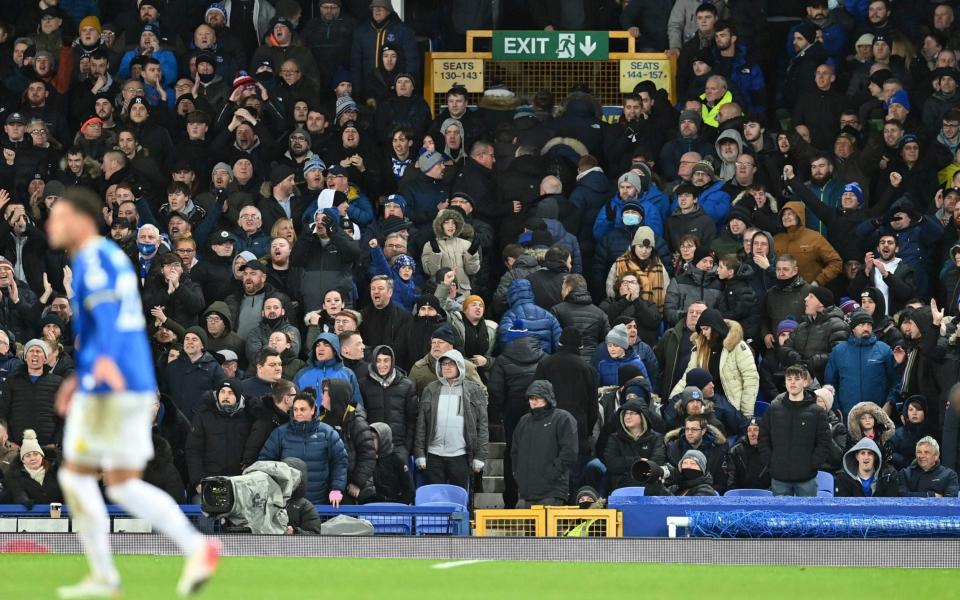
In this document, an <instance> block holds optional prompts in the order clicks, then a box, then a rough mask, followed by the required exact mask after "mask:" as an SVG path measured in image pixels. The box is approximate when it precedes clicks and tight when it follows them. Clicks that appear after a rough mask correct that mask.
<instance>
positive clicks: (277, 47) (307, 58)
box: [250, 16, 319, 81]
mask: <svg viewBox="0 0 960 600" xmlns="http://www.w3.org/2000/svg"><path fill="white" fill-rule="evenodd" d="M296 29H297V26H296V25H295V24H294V23H293V22H292V21H291V20H290V19H288V18H287V17H281V16H276V17H274V18H273V19H272V20H271V21H270V34H268V35H267V36H266V41H265V43H264V44H262V45H261V46H260V47H259V48H258V49H257V51H256V52H254V54H253V59H252V60H251V61H250V64H251V65H259V64H260V63H261V62H263V61H264V60H267V59H269V60H270V61H271V63H272V64H274V65H280V64H282V63H283V62H284V61H285V60H287V59H294V60H295V61H296V62H297V64H298V65H300V68H301V69H303V76H304V79H306V80H308V81H319V79H318V76H319V73H318V71H317V64H316V62H314V60H313V54H311V53H310V51H309V50H307V49H306V48H304V47H303V46H302V45H300V40H299V38H298V37H297V36H296V34H295V33H294V32H295V31H296ZM252 68H253V67H251V69H252Z"/></svg>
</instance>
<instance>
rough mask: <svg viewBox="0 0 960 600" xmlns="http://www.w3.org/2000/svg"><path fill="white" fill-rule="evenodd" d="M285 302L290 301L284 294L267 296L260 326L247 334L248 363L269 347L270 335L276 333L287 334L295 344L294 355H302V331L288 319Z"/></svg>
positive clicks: (293, 346)
mask: <svg viewBox="0 0 960 600" xmlns="http://www.w3.org/2000/svg"><path fill="white" fill-rule="evenodd" d="M285 300H289V299H288V298H286V297H285V296H284V295H282V294H278V295H271V296H267V297H266V298H265V299H264V300H263V310H262V311H261V313H260V315H261V319H260V324H259V325H257V326H256V327H255V328H253V329H252V330H251V331H250V332H249V333H247V344H246V357H247V361H249V362H254V361H255V360H256V359H257V356H258V355H259V353H260V351H261V350H263V349H264V348H266V347H267V345H268V343H269V341H270V335H271V334H273V333H276V332H281V333H285V334H287V335H288V336H289V337H290V339H291V340H292V343H293V345H292V348H293V353H294V354H299V353H300V330H298V329H297V328H296V327H295V326H294V325H293V324H292V323H290V321H289V320H288V319H287V310H286V308H284V301H285Z"/></svg>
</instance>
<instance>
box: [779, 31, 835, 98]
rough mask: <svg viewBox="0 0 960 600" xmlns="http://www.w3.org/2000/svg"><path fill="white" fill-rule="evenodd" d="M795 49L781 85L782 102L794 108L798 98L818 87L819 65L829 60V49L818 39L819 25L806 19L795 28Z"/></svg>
mask: <svg viewBox="0 0 960 600" xmlns="http://www.w3.org/2000/svg"><path fill="white" fill-rule="evenodd" d="M792 39H793V49H794V50H795V51H796V55H795V56H794V57H793V58H791V59H790V62H789V64H788V65H787V72H786V76H785V77H783V78H782V80H781V82H780V85H781V88H780V99H781V101H780V104H781V105H782V107H784V108H788V109H792V108H793V106H794V104H796V102H797V99H799V98H800V97H801V96H803V95H804V94H806V93H807V92H812V91H814V90H815V89H816V85H815V83H814V75H815V73H816V70H817V67H819V66H820V65H822V64H823V63H824V62H826V60H827V58H828V57H827V51H826V50H825V49H824V47H823V44H822V43H821V42H820V41H819V40H818V39H817V26H816V25H814V24H813V23H810V22H807V21H804V22H801V23H800V24H799V25H797V26H796V28H794V31H793V38H792Z"/></svg>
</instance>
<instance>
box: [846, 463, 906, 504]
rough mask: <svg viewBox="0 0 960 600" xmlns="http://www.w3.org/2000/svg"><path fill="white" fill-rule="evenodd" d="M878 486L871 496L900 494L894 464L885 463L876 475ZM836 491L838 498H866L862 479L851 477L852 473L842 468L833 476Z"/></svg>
mask: <svg viewBox="0 0 960 600" xmlns="http://www.w3.org/2000/svg"><path fill="white" fill-rule="evenodd" d="M875 477H876V478H877V479H876V484H877V487H876V488H875V489H874V490H873V495H872V496H871V498H896V497H898V496H899V495H900V490H899V488H898V474H897V470H896V469H894V468H893V467H892V466H890V465H887V464H884V465H883V467H882V468H881V469H880V472H879V473H877V474H876V475H875ZM833 482H834V493H833V495H834V496H836V497H837V498H865V497H866V496H864V494H863V486H862V485H860V481H859V480H857V479H854V478H853V477H850V475H849V474H848V473H847V472H846V471H844V470H842V469H841V470H840V471H839V472H838V473H836V474H835V475H834V476H833Z"/></svg>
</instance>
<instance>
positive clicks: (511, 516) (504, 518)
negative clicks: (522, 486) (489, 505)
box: [474, 506, 547, 537]
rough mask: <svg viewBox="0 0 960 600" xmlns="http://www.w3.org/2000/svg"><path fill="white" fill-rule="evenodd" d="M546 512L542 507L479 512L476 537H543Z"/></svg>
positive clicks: (475, 531) (545, 530)
mask: <svg viewBox="0 0 960 600" xmlns="http://www.w3.org/2000/svg"><path fill="white" fill-rule="evenodd" d="M546 518H547V517H546V511H544V510H543V507H542V506H535V507H533V508H530V509H524V510H520V509H516V510H514V509H502V510H478V511H477V512H476V526H475V527H474V535H476V536H481V537H543V536H545V535H546V532H547V527H546Z"/></svg>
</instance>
